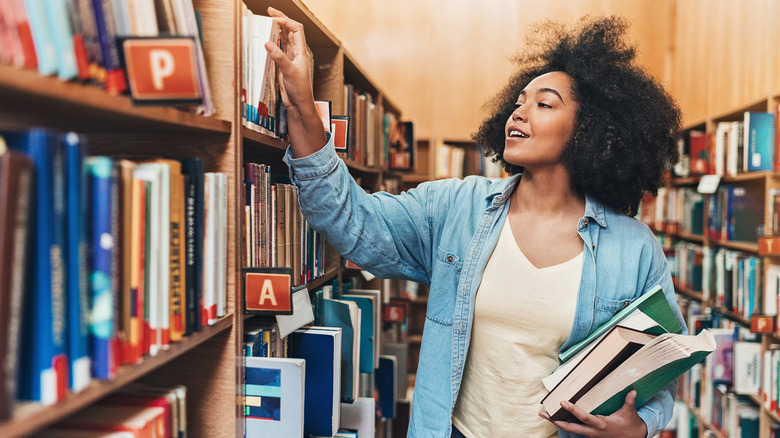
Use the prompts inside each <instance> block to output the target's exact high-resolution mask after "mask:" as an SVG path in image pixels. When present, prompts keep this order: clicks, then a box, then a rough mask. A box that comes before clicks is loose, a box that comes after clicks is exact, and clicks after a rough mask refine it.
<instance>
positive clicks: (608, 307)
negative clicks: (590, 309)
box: [593, 296, 633, 327]
mask: <svg viewBox="0 0 780 438" xmlns="http://www.w3.org/2000/svg"><path fill="white" fill-rule="evenodd" d="M632 301H633V300H632V299H622V300H615V299H610V298H603V297H599V296H596V308H595V309H594V310H595V312H594V315H593V320H594V321H593V322H594V323H595V324H596V325H595V327H598V326H600V325H601V324H603V323H605V322H606V321H607V320H608V319H610V318H612V316H614V315H615V314H616V313H618V312H620V311H621V310H623V309H625V308H626V307H628V305H629V304H631V302H632Z"/></svg>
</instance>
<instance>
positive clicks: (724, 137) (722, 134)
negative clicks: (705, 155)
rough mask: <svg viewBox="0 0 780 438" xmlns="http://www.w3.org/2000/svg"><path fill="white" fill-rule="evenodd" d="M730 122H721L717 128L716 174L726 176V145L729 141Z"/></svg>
mask: <svg viewBox="0 0 780 438" xmlns="http://www.w3.org/2000/svg"><path fill="white" fill-rule="evenodd" d="M730 127H731V125H730V124H729V122H719V123H718V126H717V127H716V128H715V175H718V176H726V145H727V142H728V136H729V129H730Z"/></svg>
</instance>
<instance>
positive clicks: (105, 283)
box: [86, 156, 118, 379]
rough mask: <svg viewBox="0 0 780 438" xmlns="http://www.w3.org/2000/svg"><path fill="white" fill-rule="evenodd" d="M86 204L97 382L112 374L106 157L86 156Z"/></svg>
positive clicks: (110, 166)
mask: <svg viewBox="0 0 780 438" xmlns="http://www.w3.org/2000/svg"><path fill="white" fill-rule="evenodd" d="M86 166H87V173H88V175H89V186H90V195H91V196H90V197H91V199H90V205H91V206H92V214H91V217H90V219H89V230H90V231H89V234H90V245H91V247H92V259H91V262H90V287H91V291H92V319H91V332H92V374H93V376H94V377H95V378H97V379H111V378H113V377H114V376H115V375H116V368H117V363H116V354H117V352H116V351H115V349H114V348H115V337H116V319H115V317H114V316H115V308H116V306H117V304H116V302H115V301H116V300H117V296H116V295H117V294H116V291H117V288H118V286H117V285H116V271H115V269H116V261H115V259H116V258H117V254H116V242H115V236H116V233H115V229H114V228H115V227H114V223H115V222H116V221H117V210H118V204H117V202H118V199H117V183H116V174H115V168H114V161H113V160H112V159H111V158H109V157H98V156H94V157H89V158H87V161H86Z"/></svg>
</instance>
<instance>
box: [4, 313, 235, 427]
mask: <svg viewBox="0 0 780 438" xmlns="http://www.w3.org/2000/svg"><path fill="white" fill-rule="evenodd" d="M232 325H233V315H232V314H227V315H225V316H224V317H222V318H221V319H219V320H218V321H217V322H216V323H214V324H213V325H210V326H208V327H204V328H202V329H201V330H200V331H199V332H197V333H194V334H192V335H190V336H187V337H185V338H183V339H182V340H181V341H179V342H176V343H174V344H172V345H171V347H170V348H169V349H168V350H163V351H162V352H161V353H160V354H158V355H157V356H154V357H151V356H147V357H145V358H144V360H143V361H142V362H141V363H140V364H138V365H125V366H122V367H120V368H119V370H118V371H117V376H116V378H114V379H113V380H108V381H101V380H93V381H92V383H90V385H89V386H88V387H87V388H86V389H84V390H83V391H81V392H79V393H77V394H70V395H68V397H66V398H65V400H63V401H61V402H59V403H57V404H55V405H52V406H43V405H40V404H38V403H34V402H19V403H17V405H16V407H15V409H14V413H13V416H12V417H11V418H10V419H9V420H7V421H5V422H3V423H0V436H4V437H14V436H23V435H28V434H30V433H32V432H35V431H36V430H40V429H43V428H45V427H47V426H49V425H51V424H53V423H55V422H57V421H59V420H61V419H63V418H65V417H67V416H68V415H70V414H73V413H75V412H76V411H79V410H81V409H83V408H85V407H87V406H88V405H90V404H92V403H94V402H95V401H97V400H99V399H100V398H102V397H104V396H106V395H108V394H110V393H112V392H114V391H116V390H118V389H120V388H122V387H123V386H125V385H127V384H128V383H130V382H132V381H134V380H136V379H138V378H140V377H142V376H143V375H145V374H147V373H149V372H151V371H154V370H155V369H157V368H159V367H161V366H162V365H165V364H166V363H168V362H171V361H173V360H174V359H176V358H178V357H179V356H181V355H183V354H184V353H186V352H188V351H190V350H192V349H193V348H195V347H197V346H199V345H201V344H203V343H204V342H206V341H207V340H209V339H211V338H212V337H214V336H216V335H218V334H219V333H221V332H222V331H224V330H227V329H228V328H230V327H232Z"/></svg>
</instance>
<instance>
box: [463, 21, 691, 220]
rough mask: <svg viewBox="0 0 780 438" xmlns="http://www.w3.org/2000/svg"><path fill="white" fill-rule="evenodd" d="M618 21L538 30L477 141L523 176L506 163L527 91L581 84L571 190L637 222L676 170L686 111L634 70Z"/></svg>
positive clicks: (568, 158)
mask: <svg viewBox="0 0 780 438" xmlns="http://www.w3.org/2000/svg"><path fill="white" fill-rule="evenodd" d="M628 27H629V26H628V23H627V21H626V20H625V19H622V18H619V17H601V18H591V17H584V18H583V19H581V20H580V21H579V22H578V23H576V24H575V25H573V26H565V25H562V24H559V23H554V22H549V21H547V22H543V23H540V24H537V25H536V26H534V27H533V29H532V30H533V32H531V36H530V37H529V41H528V46H527V49H526V51H525V52H523V53H521V54H520V55H519V56H517V57H516V58H515V60H514V61H515V63H516V64H517V65H518V67H519V69H518V71H516V72H515V73H514V75H513V76H512V77H511V79H510V81H509V83H508V84H507V85H506V87H504V89H503V90H501V92H500V93H499V94H498V95H496V96H495V97H493V98H492V99H491V100H490V101H489V102H488V103H487V104H486V105H485V107H486V109H487V110H488V112H489V114H492V116H490V117H488V118H487V119H486V120H485V121H484V122H483V123H482V125H481V126H480V128H479V131H478V132H477V133H475V134H474V140H475V141H476V142H477V144H478V145H480V146H481V147H482V148H483V151H484V153H485V155H486V156H491V155H492V156H494V157H493V160H494V161H501V162H503V165H504V168H505V169H506V170H507V172H508V173H510V174H517V173H521V172H522V171H523V168H522V167H520V166H516V165H514V164H511V163H508V162H506V161H505V160H504V158H503V153H504V146H505V140H504V139H505V132H504V129H505V125H506V121H507V119H508V118H509V117H510V115H511V114H512V111H514V104H515V101H516V99H517V96H518V95H519V93H520V91H521V90H523V88H524V87H525V86H526V85H527V84H528V83H529V82H530V81H531V80H532V79H534V78H535V77H537V76H539V75H542V74H544V73H549V72H553V71H561V72H564V73H566V74H568V75H569V76H570V77H571V78H572V79H573V82H574V89H573V90H572V93H573V94H574V98H575V100H577V103H578V104H579V108H578V110H577V113H576V115H575V122H574V131H573V133H572V138H571V140H570V141H569V144H568V145H567V146H566V148H565V149H564V152H563V156H562V158H561V160H562V163H563V165H564V166H565V168H566V169H567V171H568V173H569V175H570V176H571V181H572V188H573V189H574V190H576V191H577V192H579V193H581V194H583V195H588V196H590V197H593V198H594V199H596V200H598V201H599V202H601V203H603V204H605V205H608V206H610V207H613V208H615V209H617V210H620V211H622V212H624V213H626V214H629V215H632V216H633V215H635V214H636V212H637V209H638V208H639V203H640V202H641V200H642V197H643V195H644V194H645V193H646V192H651V193H653V194H656V193H657V191H658V187H660V186H662V185H663V183H664V174H665V170H666V169H668V168H669V167H671V165H672V164H674V163H676V162H677V159H678V152H677V147H676V141H677V137H678V135H679V131H680V126H681V121H680V120H681V115H680V109H679V108H678V106H677V104H676V103H675V101H674V99H673V98H672V97H671V95H669V94H668V93H667V92H666V90H665V89H664V88H663V86H662V85H661V84H660V83H659V82H658V81H656V80H655V79H654V78H653V77H652V76H650V75H649V74H648V73H647V72H646V71H644V70H643V69H642V68H641V67H640V66H638V65H637V64H636V63H635V58H636V49H635V48H634V47H633V46H632V45H631V44H629V43H628V42H626V33H627V30H628Z"/></svg>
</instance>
